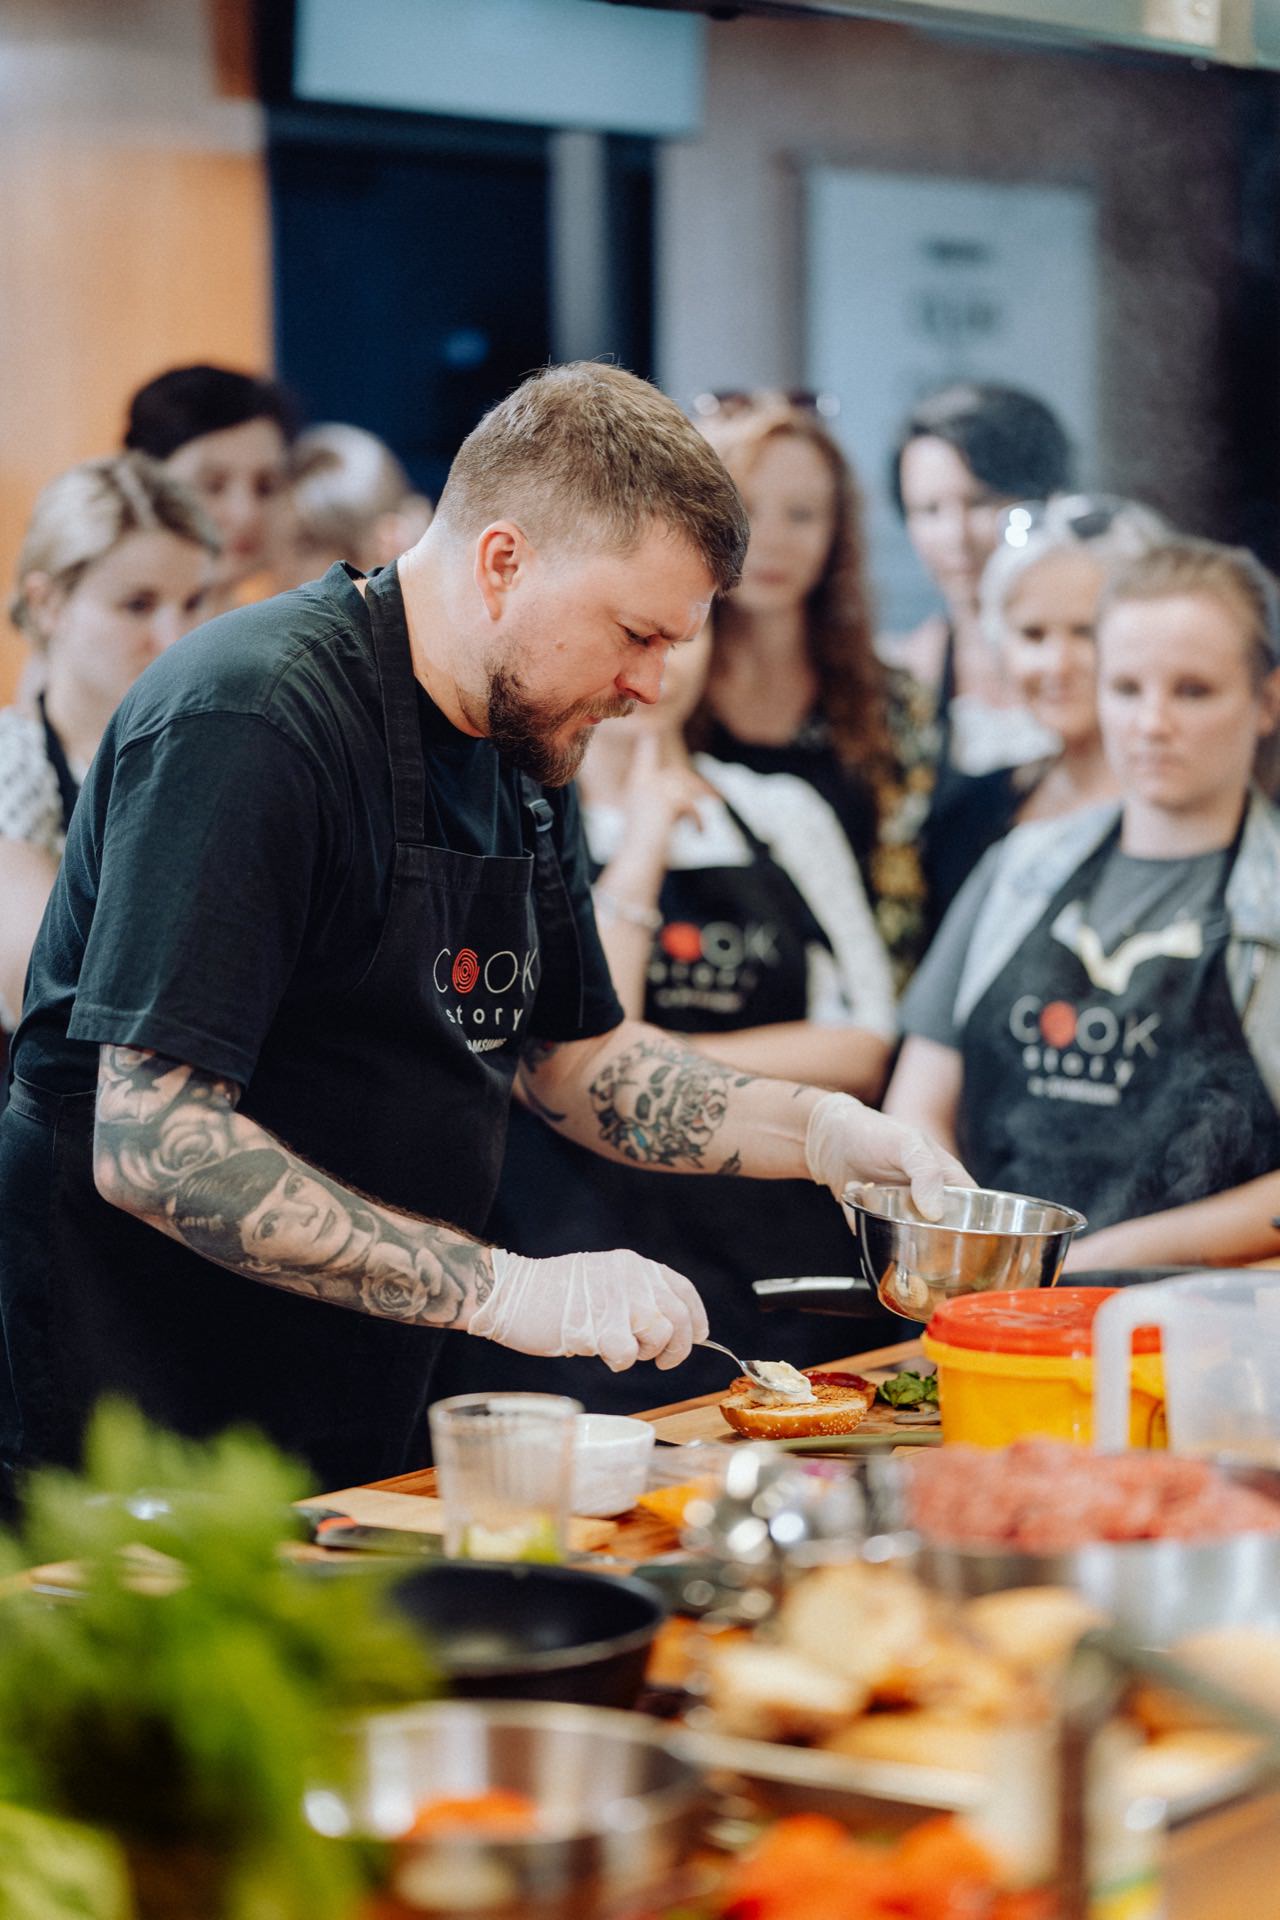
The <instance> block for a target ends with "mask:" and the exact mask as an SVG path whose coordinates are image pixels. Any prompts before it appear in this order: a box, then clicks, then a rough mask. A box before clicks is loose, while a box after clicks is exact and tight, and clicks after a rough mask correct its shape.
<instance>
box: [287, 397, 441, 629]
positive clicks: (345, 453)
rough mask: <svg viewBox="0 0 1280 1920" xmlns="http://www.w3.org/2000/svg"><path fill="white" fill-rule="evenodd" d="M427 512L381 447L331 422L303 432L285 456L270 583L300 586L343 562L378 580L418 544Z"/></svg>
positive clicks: (427, 519) (374, 439)
mask: <svg viewBox="0 0 1280 1920" xmlns="http://www.w3.org/2000/svg"><path fill="white" fill-rule="evenodd" d="M431 514H432V506H431V502H430V500H428V499H427V497H426V495H425V494H423V493H415V492H414V491H413V485H412V482H411V481H410V479H409V476H408V474H407V473H406V472H405V470H404V468H403V467H402V466H401V464H400V462H399V460H397V458H396V456H395V454H394V453H393V452H392V451H391V448H390V447H389V446H388V445H387V444H386V442H385V440H379V438H378V436H377V434H376V433H368V432H366V431H365V429H364V428H363V427H353V426H351V425H349V424H348V423H347V422H346V421H343V420H329V421H325V422H324V423H322V424H321V425H320V426H317V427H308V428H307V430H306V432H305V433H300V434H299V435H298V438H297V439H296V440H295V441H294V443H293V446H292V448H291V449H290V455H289V498H288V507H287V510H286V515H285V518H286V520H287V523H288V525H287V532H286V534H285V536H284V537H283V538H282V540H281V543H280V554H279V558H278V561H277V564H276V567H275V584H276V586H277V587H278V588H279V589H281V590H282V591H283V590H284V589H286V588H289V587H301V586H305V585H306V583H307V581H309V580H318V579H319V577H320V575H321V574H322V573H327V572H328V570H329V568H330V567H331V566H333V565H334V564H335V562H337V561H340V560H349V561H350V562H351V564H352V566H353V567H358V568H359V570H360V572H361V573H376V572H377V570H378V568H379V567H388V566H390V564H391V562H392V561H393V560H396V559H398V558H399V556H400V555H401V554H402V553H405V552H407V550H408V549H409V548H410V547H412V546H413V545H415V544H416V542H417V541H418V539H419V538H420V536H421V535H422V534H424V533H425V532H426V530H427V528H428V527H429V526H430V524H431Z"/></svg>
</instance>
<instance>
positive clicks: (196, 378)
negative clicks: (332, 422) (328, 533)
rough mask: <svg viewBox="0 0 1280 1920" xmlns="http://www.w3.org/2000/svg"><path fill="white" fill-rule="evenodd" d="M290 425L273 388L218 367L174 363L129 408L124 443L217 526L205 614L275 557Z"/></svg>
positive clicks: (245, 586)
mask: <svg viewBox="0 0 1280 1920" xmlns="http://www.w3.org/2000/svg"><path fill="white" fill-rule="evenodd" d="M296 424H297V416H296V409H295V406H294V402H293V400H292V399H291V397H290V396H289V394H288V393H287V392H286V391H285V389H284V388H283V387H281V386H279V385H278V384H277V383H276V382H275V381H274V380H264V379H260V378H259V377H258V376H257V375H255V374H248V373H235V372H232V371H231V370H230V369H228V368H226V367H204V366H194V367H174V368H172V369H171V370H170V371H169V372H168V373H162V374H160V375H159V376H158V377H157V378H156V379H154V380H150V381H148V382H147V385H146V386H145V387H140V388H139V389H138V391H137V393H135V394H134V396H133V399H132V400H131V401H130V402H129V419H128V425H127V427H126V429H125V436H124V444H125V446H126V447H128V448H130V449H132V450H133V451H134V452H137V453H146V454H150V456H151V458H152V459H153V460H159V461H162V462H163V464H164V465H165V467H167V469H168V471H169V472H170V473H171V474H172V475H173V476H174V478H175V479H177V480H181V481H182V482H183V483H184V484H185V485H187V486H189V487H190V488H191V490H192V492H193V493H194V494H195V495H196V498H197V499H198V500H199V501H200V502H201V504H202V505H203V506H204V508H205V510H206V512H207V513H208V515H209V518H210V519H211V520H212V521H213V524H214V526H215V527H216V529H217V532H218V537H219V539H220V540H221V543H222V557H221V559H220V561H219V563H218V571H217V575H216V577H215V580H214V593H213V599H212V602H211V604H210V606H209V608H208V612H209V614H214V613H222V612H225V610H226V609H227V608H228V607H230V606H232V605H234V604H235V602H236V601H237V600H238V599H241V598H243V597H245V595H246V592H247V591H248V590H249V583H250V582H251V581H252V580H253V578H254V576H255V575H257V574H261V573H263V572H264V570H265V569H266V568H267V567H268V565H269V564H270V562H271V561H272V560H273V559H274V557H275V552H276V547H277V543H278V532H277V528H278V522H279V518H280V514H281V510H282V506H283V496H284V489H285V484H286V479H287V470H288V452H289V443H290V442H291V440H292V439H293V436H294V433H295V431H296ZM250 597H252V596H251V594H250Z"/></svg>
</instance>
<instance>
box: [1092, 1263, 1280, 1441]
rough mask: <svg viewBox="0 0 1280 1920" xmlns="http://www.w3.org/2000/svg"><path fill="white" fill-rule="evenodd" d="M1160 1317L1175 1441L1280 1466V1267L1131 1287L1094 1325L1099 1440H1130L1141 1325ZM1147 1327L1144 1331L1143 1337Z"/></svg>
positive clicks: (1110, 1300) (1115, 1298)
mask: <svg viewBox="0 0 1280 1920" xmlns="http://www.w3.org/2000/svg"><path fill="white" fill-rule="evenodd" d="M1152 1327H1158V1328H1159V1330H1160V1337H1161V1340H1162V1343H1163V1349H1164V1367H1165V1381H1166V1389H1165V1390H1166V1395H1167V1420H1168V1427H1169V1445H1170V1446H1171V1447H1172V1448H1173V1449H1174V1451H1175V1452H1177V1453H1233V1454H1242V1455H1246V1456H1247V1457H1248V1458H1250V1459H1253V1460H1257V1461H1259V1462H1260V1463H1263V1464H1265V1465H1268V1466H1280V1273H1275V1272H1270V1273H1264V1272H1230V1271H1223V1270H1221V1269H1220V1270H1218V1271H1217V1272H1215V1273H1195V1274H1191V1275H1189V1276H1188V1277H1187V1278H1185V1279H1180V1280H1157V1281H1153V1282H1152V1283H1151V1284H1150V1285H1148V1286H1142V1287H1125V1288H1123V1289H1122V1290H1120V1291H1118V1292H1116V1293H1115V1294H1113V1295H1112V1296H1111V1297H1109V1298H1108V1300H1107V1302H1106V1305H1105V1306H1104V1307H1103V1309H1102V1310H1101V1312H1100V1313H1099V1314H1098V1318H1097V1323H1096V1327H1095V1334H1094V1354H1095V1374H1094V1409H1095V1411H1094V1425H1095V1432H1096V1436H1097V1437H1096V1441H1095V1444H1096V1445H1097V1446H1098V1447H1100V1448H1103V1449H1106V1450H1109V1451H1110V1450H1114V1449H1117V1448H1120V1447H1125V1446H1128V1445H1129V1444H1130V1439H1131V1435H1130V1430H1129V1427H1128V1424H1127V1422H1126V1420H1125V1417H1124V1414H1125V1408H1124V1400H1125V1394H1124V1383H1125V1380H1126V1377H1127V1376H1128V1373H1129V1366H1130V1354H1131V1351H1132V1347H1133V1342H1134V1333H1135V1329H1143V1330H1146V1329H1150V1328H1152ZM1141 1337H1142V1335H1141V1334H1140V1335H1139V1338H1141Z"/></svg>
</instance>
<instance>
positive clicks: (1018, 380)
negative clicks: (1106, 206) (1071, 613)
mask: <svg viewBox="0 0 1280 1920" xmlns="http://www.w3.org/2000/svg"><path fill="white" fill-rule="evenodd" d="M806 216H807V219H806V224H807V235H806V237H807V275H806V289H805V292H806V336H807V338H806V365H807V374H806V378H807V380H808V382H809V384H810V385H811V386H813V387H816V388H818V389H819V390H820V391H823V392H828V393H831V394H833V395H834V396H835V397H836V398H837V399H838V401H839V403H840V411H839V414H838V415H837V416H836V418H835V420H834V422H833V425H834V427H835V429H836V431H837V433H838V435H839V437H840V440H841V442H842V443H843V445H844V447H845V449H846V451H847V452H848V453H849V455H850V457H851V458H852V460H853V462H854V464H855V466H856V468H857V470H858V474H859V476H860V478H861V480H862V482H863V485H864V488H865V490H866V493H867V504H868V517H869V528H868V531H869V535H870V541H871V552H872V564H873V568H874V572H875V579H876V590H877V595H878V600H879V606H880V612H881V623H882V626H883V627H884V628H886V629H887V630H889V631H897V632H901V631H903V630H904V629H905V628H907V627H910V626H912V625H914V624H915V623H916V622H917V621H918V620H920V619H922V618H923V617H924V615H925V614H926V613H928V612H930V611H932V610H933V609H934V608H935V607H936V606H937V604H938V602H937V598H936V595H935V594H934V593H933V591H932V589H931V588H930V586H929V583H928V582H927V581H926V580H925V578H924V576H923V575H922V574H921V572H920V568H919V565H918V564H917V562H916V560H915V558H914V556H913V555H912V552H911V548H910V546H909V544H908V542H907V538H906V534H905V532H904V531H903V528H902V524H901V522H900V520H899V519H898V516H897V514H896V512H895V510H894V508H893V505H892V502H891V499H890V495H889V491H888V485H887V469H888V463H889V457H890V451H891V449H892V447H893V444H894V440H895V436H896V434H897V431H898V427H899V424H900V422H901V421H902V419H903V417H904V415H905V414H906V413H907V412H908V411H909V410H910V408H911V406H912V405H913V403H914V402H915V401H916V400H918V399H919V398H920V396H921V395H922V394H925V393H930V392H932V391H933V390H934V389H935V388H937V387H941V386H945V385H946V384H947V383H948V382H950V381H952V380H995V381H999V382H1001V383H1002V384H1004V385H1006V386H1015V387H1025V388H1027V389H1029V390H1030V391H1031V392H1033V393H1036V394H1038V395H1039V396H1040V397H1041V398H1042V399H1043V400H1046V401H1047V402H1048V403H1049V405H1050V406H1051V407H1053V409H1054V410H1055V412H1056V413H1057V414H1058V415H1059V417H1060V418H1061V420H1062V421H1063V424H1064V425H1065V426H1066V428H1067V430H1068V432H1069V433H1070V435H1071V437H1072V439H1073V440H1074V442H1075V444H1076V447H1077V449H1078V453H1079V470H1080V474H1081V476H1082V478H1084V479H1091V478H1092V474H1093V465H1094V462H1093V452H1094V444H1095V435H1096V404H1097V403H1096V384H1097V311H1096V267H1095V205H1094V197H1093V194H1092V193H1091V192H1090V191H1089V190H1088V189H1087V188H1080V187H1057V186H1018V185H1006V184H1003V183H999V182H985V181H973V180H950V179H937V178H930V177H922V176H913V175H905V174H888V173H873V172H862V171H860V170H858V169H855V168H850V167H814V168H812V169H811V170H810V171H809V173H808V175H807V180H806Z"/></svg>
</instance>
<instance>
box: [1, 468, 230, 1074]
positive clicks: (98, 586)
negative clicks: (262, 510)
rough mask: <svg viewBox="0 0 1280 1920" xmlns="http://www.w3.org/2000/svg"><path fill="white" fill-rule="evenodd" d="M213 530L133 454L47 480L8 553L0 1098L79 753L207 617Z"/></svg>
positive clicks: (189, 500)
mask: <svg viewBox="0 0 1280 1920" xmlns="http://www.w3.org/2000/svg"><path fill="white" fill-rule="evenodd" d="M217 552H218V541H217V536H216V534H215V533H214V531H213V528H212V527H211V525H210V524H209V522H208V521H207V520H206V519H205V517H204V515H203V513H202V512H201V510H200V508H199V506H198V504H197V502H196V501H195V500H194V498H193V497H192V496H191V495H190V494H188V493H187V492H186V490H185V489H184V488H183V487H181V486H180V485H179V484H178V482H177V481H175V480H172V479H170V478H169V476H168V475H166V474H165V473H163V472H162V471H161V469H160V468H159V467H157V466H156V465H155V464H154V463H153V462H152V461H150V460H147V459H145V458H144V457H142V456H141V455H139V454H122V455H120V456H119V457H118V458H116V459H113V460H90V461H87V462H85V464H84V465H83V466H79V467H72V468H71V469H70V470H69V471H68V472H67V473H63V474H60V475H59V476H58V478H57V479H56V480H51V481H50V482H49V484H48V486H47V487H45V489H44V491H43V492H42V493H41V494H40V496H39V498H38V499H37V501H36V504H35V508H34V510H33V512H32V516H31V522H30V525H29V526H28V528H27V533H26V538H25V539H24V541H23V544H22V551H21V553H20V554H19V556H18V566H17V574H16V579H15V587H14V595H13V599H12V602H11V606H10V612H11V615H12V618H13V622H14V625H15V626H16V627H17V629H18V631H19V633H20V634H21V635H22V637H23V639H24V640H25V641H26V642H27V643H28V645H29V646H30V647H31V649H32V652H33V655H34V656H35V657H34V660H33V663H32V669H31V673H32V677H33V679H37V680H38V689H39V690H38V691H37V692H36V694H35V697H34V700H33V701H32V702H31V707H32V708H34V711H32V710H29V709H24V708H21V707H9V708H6V709H5V710H4V711H3V712H0V1107H3V1105H4V1100H5V1083H6V1081H7V1077H8V1076H7V1074H6V1073H5V1072H4V1058H5V1055H6V1053H7V1047H8V1036H9V1034H10V1033H11V1032H12V1031H13V1029H14V1027H15V1026H16V1025H17V1019H18V1014H19V1012H20V1010H21V1006H22V982H23V979H24V977H25V974H26V971H27V962H28V960H29V959H30V957H31V943H32V941H33V940H34V939H35V934H36V928H37V927H38V926H39V924H40V916H41V914H42V913H43V912H44V905H45V901H46V900H47V899H48V897H49V889H50V888H51V887H52V885H53V880H54V875H55V874H56V872H57V870H58V862H59V860H60V859H61V857H62V848H63V843H64V841H65V840H66V835H67V827H68V825H69V823H70V820H71V810H72V808H73V807H74V806H75V803H76V795H77V794H78V792H79V790H80V781H81V780H82V779H83V777H84V774H85V771H86V769H87V768H88V765H89V762H90V761H91V760H92V758H93V756H94V753H95V751H96V749H97V745H98V742H99V740H100V739H101V738H102V732H103V729H104V727H105V726H106V724H107V721H108V720H109V719H110V717H111V715H112V713H113V712H114V711H115V708H116V707H117V706H118V705H119V703H120V701H121V699H122V698H123V696H124V694H125V692H126V691H127V689H128V688H129V686H130V685H131V684H132V682H133V681H134V680H135V679H136V678H137V676H138V674H139V673H141V671H142V669H143V668H144V667H145V666H146V665H147V664H148V662H149V661H150V660H152V659H154V657H155V655H156V654H157V653H159V652H160V651H161V650H162V649H163V648H165V647H167V646H169V645H170V644H171V643H172V642H173V641H174V640H176V639H177V638H178V637H179V635H181V634H183V633H185V632H186V631H187V629H188V628H189V627H193V626H194V625H195V624H196V622H197V621H198V620H200V619H202V618H203V617H204V600H205V592H206V588H207V585H208V580H209V575H210V572H211V568H212V564H213V559H214V556H215V555H216V554H217Z"/></svg>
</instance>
